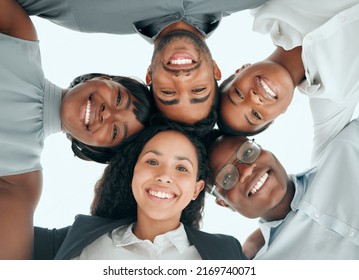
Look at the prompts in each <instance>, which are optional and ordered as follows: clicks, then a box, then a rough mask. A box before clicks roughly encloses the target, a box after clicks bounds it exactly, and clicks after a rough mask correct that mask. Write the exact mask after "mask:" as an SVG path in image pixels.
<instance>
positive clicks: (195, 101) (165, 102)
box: [157, 92, 211, 105]
mask: <svg viewBox="0 0 359 280" xmlns="http://www.w3.org/2000/svg"><path fill="white" fill-rule="evenodd" d="M210 95H211V92H209V93H208V94H207V95H206V96H203V97H201V98H191V99H190V100H189V103H191V104H198V103H203V102H206V101H207V99H208V98H209V96H210ZM157 98H158V101H160V102H161V103H162V104H163V105H176V104H179V101H180V100H179V99H173V100H163V99H162V98H160V97H157Z"/></svg>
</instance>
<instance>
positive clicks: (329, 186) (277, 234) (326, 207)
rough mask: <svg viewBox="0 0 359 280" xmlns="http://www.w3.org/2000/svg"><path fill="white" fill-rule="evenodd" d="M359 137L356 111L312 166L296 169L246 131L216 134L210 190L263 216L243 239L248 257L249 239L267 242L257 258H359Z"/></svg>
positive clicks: (220, 201) (227, 204)
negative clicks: (288, 170)
mask: <svg viewBox="0 0 359 280" xmlns="http://www.w3.org/2000/svg"><path fill="white" fill-rule="evenodd" d="M358 139H359V118H358V119H356V120H353V121H352V122H351V123H350V124H349V125H347V126H346V127H345V128H344V129H343V130H342V131H341V132H340V133H339V134H337V135H336V137H335V138H334V139H333V140H332V141H331V143H330V144H329V145H328V146H327V147H326V149H325V151H324V153H323V155H322V157H321V159H320V161H319V162H318V163H317V165H316V166H315V167H313V168H311V169H309V170H307V171H305V172H303V173H301V174H297V175H287V173H286V171H285V169H284V167H283V166H282V165H281V163H280V162H279V161H278V159H277V158H276V157H275V156H274V155H273V154H272V153H271V152H269V151H267V150H264V149H262V148H261V147H260V146H259V145H257V144H256V143H255V142H254V141H252V140H248V139H247V138H246V137H243V136H220V137H218V138H217V139H216V140H215V141H214V143H213V144H212V145H211V148H210V153H209V163H210V168H211V173H212V176H211V179H210V180H209V182H208V191H209V192H210V193H212V194H213V195H214V196H215V197H216V202H217V203H218V204H219V205H221V206H225V207H230V208H232V209H233V210H235V211H237V212H238V213H240V214H242V215H243V216H245V217H248V218H257V217H260V219H259V227H260V231H259V230H257V231H255V232H254V234H253V235H252V236H251V239H250V240H251V242H252V243H249V244H244V246H243V249H244V250H247V251H246V253H247V254H248V257H249V258H252V257H253V256H254V255H255V253H256V252H249V251H248V249H246V246H254V248H255V249H253V248H252V249H250V250H254V251H257V250H259V249H260V248H261V247H262V248H261V249H260V250H259V252H258V253H257V255H256V256H255V258H256V259H359V218H358V216H357V215H358V213H359V203H358V201H359V183H358V181H357V180H356V178H357V170H358V163H359V145H358V143H359V142H358ZM263 238H264V239H263ZM253 242H254V243H253ZM247 248H249V247H247Z"/></svg>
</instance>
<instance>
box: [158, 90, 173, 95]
mask: <svg viewBox="0 0 359 280" xmlns="http://www.w3.org/2000/svg"><path fill="white" fill-rule="evenodd" d="M161 92H162V93H163V94H165V95H173V94H175V93H176V92H175V91H174V90H162V91H161Z"/></svg>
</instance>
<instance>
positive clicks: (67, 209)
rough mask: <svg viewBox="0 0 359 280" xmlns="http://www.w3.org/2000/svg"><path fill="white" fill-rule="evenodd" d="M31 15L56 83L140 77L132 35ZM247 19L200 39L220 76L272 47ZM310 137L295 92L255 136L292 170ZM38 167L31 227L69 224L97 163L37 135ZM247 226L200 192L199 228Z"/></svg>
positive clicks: (241, 235) (87, 193) (300, 166)
mask: <svg viewBox="0 0 359 280" xmlns="http://www.w3.org/2000/svg"><path fill="white" fill-rule="evenodd" d="M104 20H105V19H104ZM33 21H34V23H35V25H36V28H37V31H38V37H39V40H40V46H41V51H42V63H43V68H44V72H45V76H46V77H47V79H48V80H50V81H52V82H53V83H55V84H57V85H58V86H60V87H63V88H66V87H67V86H68V85H69V84H70V82H71V81H72V79H73V78H74V77H76V76H78V75H80V74H84V73H90V72H103V73H108V74H115V75H124V76H125V75H127V76H136V77H139V78H140V79H142V80H144V78H145V73H146V69H147V66H148V65H149V63H150V60H151V56H152V51H153V46H152V45H150V44H149V43H147V42H146V41H145V40H144V39H142V38H141V37H140V36H139V35H137V34H133V35H109V34H83V33H79V32H74V31H71V30H68V29H65V28H62V27H59V26H57V25H55V24H53V23H51V22H49V21H46V20H42V19H39V18H33ZM251 25H252V17H251V16H250V15H249V12H248V11H243V12H239V13H236V14H233V15H231V16H229V17H225V18H223V20H222V23H221V24H220V26H219V28H218V29H217V30H216V31H215V33H214V34H213V35H212V36H211V37H210V38H209V39H208V40H207V43H208V45H209V47H210V49H211V51H212V55H213V58H214V59H215V60H216V62H217V64H218V65H219V66H220V68H221V70H222V77H223V79H224V78H226V77H228V76H229V75H230V74H232V73H233V72H234V71H235V70H236V69H237V68H240V67H241V66H242V65H243V64H245V63H248V62H252V63H254V62H256V61H258V60H261V59H264V58H266V57H267V56H268V55H269V54H270V53H271V52H272V51H273V50H274V47H273V44H272V42H271V40H270V38H269V36H268V35H260V34H257V33H254V32H252V31H251ZM223 79H222V80H223ZM312 137H313V132H312V122H311V116H310V111H309V105H308V100H307V97H305V96H302V95H301V94H300V93H299V92H295V96H294V99H293V102H292V104H291V105H290V107H289V108H288V110H287V112H286V113H285V114H284V115H282V116H280V117H279V118H278V119H277V120H276V121H275V123H274V124H273V125H272V126H271V127H270V128H269V129H268V130H267V131H265V132H263V133H262V134H260V135H258V136H256V137H255V139H256V142H258V143H259V144H261V145H262V147H263V148H265V149H268V150H270V151H272V152H273V153H274V154H275V155H276V156H277V158H278V159H279V160H280V161H281V162H282V164H283V165H284V167H285V168H286V170H287V172H288V173H298V172H301V171H304V170H305V169H307V168H308V167H309V162H310V161H309V160H310V153H311V148H312ZM42 165H43V173H44V183H43V193H42V197H41V199H40V203H39V205H38V207H37V210H36V213H35V221H34V223H35V225H37V226H42V227H48V228H59V227H63V226H67V225H70V224H72V222H73V220H74V217H75V215H76V214H79V213H82V214H88V213H89V206H90V204H91V201H92V198H93V187H94V185H95V182H96V181H97V180H98V179H99V178H100V176H101V174H102V172H103V169H104V167H105V166H104V165H102V164H97V163H93V162H85V161H82V160H80V159H78V158H75V157H74V156H73V153H72V151H71V147H70V141H69V140H67V138H66V136H65V134H63V133H58V134H55V135H52V136H50V137H48V138H47V139H46V140H45V149H44V151H43V153H42ZM255 228H256V220H249V219H247V218H244V217H242V216H241V215H240V214H238V213H234V212H231V211H230V210H228V209H224V208H221V207H219V206H217V205H216V204H215V203H214V200H213V198H212V197H207V199H206V206H205V212H204V219H203V227H202V230H204V231H207V232H212V233H218V232H219V233H226V234H231V235H234V236H235V237H237V238H238V240H239V241H241V242H244V240H245V238H246V236H247V235H248V234H249V233H250V232H252V231H253V230H254V229H255Z"/></svg>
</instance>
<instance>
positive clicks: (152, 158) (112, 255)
mask: <svg viewBox="0 0 359 280" xmlns="http://www.w3.org/2000/svg"><path fill="white" fill-rule="evenodd" d="M247 9H250V13H251V14H252V15H253V30H254V31H257V32H260V33H264V34H269V35H270V36H271V38H272V40H273V43H274V45H275V49H274V51H273V52H272V53H270V54H269V55H268V56H267V57H266V58H264V59H262V60H260V61H258V62H252V63H249V64H245V65H243V66H242V65H239V66H238V69H237V70H235V71H233V72H234V73H233V74H232V75H231V76H230V77H225V78H224V79H223V81H222V82H221V79H222V75H221V69H220V66H219V65H217V64H216V62H215V60H214V58H213V57H212V55H211V52H210V50H209V48H208V46H207V43H206V39H207V38H208V37H209V36H210V35H211V34H212V33H213V32H214V31H215V30H216V28H217V27H218V26H219V24H220V22H221V20H222V18H223V17H225V16H230V15H231V14H232V13H235V12H239V11H242V10H247ZM143 11H146V12H145V13H144V12H143ZM30 16H39V17H42V18H45V19H48V20H50V21H52V22H54V23H56V24H58V25H61V26H63V27H65V28H69V29H72V30H75V31H79V32H86V33H111V34H132V33H138V34H139V35H141V36H142V37H143V38H144V39H145V40H147V41H148V42H149V43H151V44H153V48H154V50H153V55H152V59H151V63H150V66H149V67H148V69H147V72H146V76H145V79H144V81H143V82H142V81H141V80H139V79H136V78H132V77H131V75H128V74H129V73H128V74H127V75H122V76H118V75H114V74H112V73H111V74H108V73H86V74H84V75H81V76H79V77H76V78H75V79H74V80H73V81H72V82H71V84H70V86H69V87H68V88H60V87H58V86H57V85H55V84H53V83H52V82H50V81H48V80H47V79H46V78H45V76H46V74H44V72H43V69H42V66H41V55H40V48H39V41H38V37H37V33H36V29H35V26H34V25H33V23H32V21H31V18H30ZM357 30H359V1H358V0H343V1H340V3H339V2H338V1H334V0H330V1H325V2H324V1H319V0H315V1H314V2H313V1H311V2H308V1H307V0H305V1H299V2H298V1H295V0H228V1H215V0H194V1H185V0H183V1H175V0H173V1H166V3H164V1H162V0H154V1H145V0H133V1H117V0H109V1H95V0H67V1H63V0H60V1H59V0H0V31H1V34H0V56H1V59H0V81H1V82H0V108H1V110H0V119H1V120H0V143H1V146H2V148H1V149H0V221H1V224H2V225H3V230H2V231H1V233H0V259H40V260H44V259H72V260H79V259H81V260H82V259H95V260H98V259H125V260H131V259H141V260H146V259H172V260H174V259H182V260H183V259H190V260H199V259H208V260H211V259H212V260H213V259H230V260H237V259H359V219H357V217H356V213H357V212H358V210H359V209H358V207H359V206H358V204H357V201H358V199H359V197H358V196H359V192H358V190H359V183H357V182H356V180H355V175H356V174H355V173H356V164H357V163H358V161H359V145H358V141H357V140H356V138H357V137H358V136H359V120H358V119H355V118H354V116H353V115H354V110H355V108H356V105H357V103H358V101H359V78H358V77H359V75H358V74H359V56H358V55H357V49H359V40H357V39H356V38H357ZM237 32H240V30H238V29H237ZM93 36H96V35H93ZM295 90H298V91H299V92H301V93H303V94H305V95H307V96H308V98H309V104H310V110H311V113H312V119H313V131H314V139H313V152H312V155H311V166H308V167H309V169H308V170H306V171H304V172H302V173H300V174H296V175H289V174H287V172H286V170H285V166H283V165H282V164H281V163H280V161H279V160H278V159H277V158H276V156H275V155H274V154H273V153H271V152H270V151H268V150H265V145H262V144H265V143H256V142H255V141H254V140H253V139H252V136H253V135H257V134H259V133H261V132H263V131H264V130H267V129H268V130H270V126H271V124H272V123H273V122H274V121H275V119H276V118H277V117H278V116H279V115H281V114H285V111H286V110H287V108H288V107H289V106H290V104H291V102H292V99H293V95H294V92H295ZM299 114H300V113H299ZM293 129H295V127H293ZM60 131H62V132H64V133H66V135H67V138H68V139H70V141H71V148H72V150H73V152H74V154H75V155H76V156H77V157H78V158H79V159H82V160H87V161H94V162H98V163H103V164H105V169H104V173H103V175H102V176H101V178H100V179H99V180H98V182H97V183H96V185H95V186H94V198H93V201H92V204H91V206H90V215H78V216H76V218H75V221H74V223H73V224H72V225H70V226H68V227H65V228H61V229H47V228H41V227H36V226H34V224H33V216H34V213H35V210H36V206H37V204H38V202H39V200H40V197H41V190H42V188H43V187H44V188H46V186H42V167H41V164H40V159H41V151H42V149H43V146H44V139H45V138H46V137H47V136H49V135H51V134H54V133H57V132H60ZM302 137H306V135H303V136H302ZM293 149H295V147H293ZM296 160H297V159H296V158H293V161H296ZM206 195H213V196H214V197H215V200H216V202H217V204H218V205H220V206H223V207H226V208H229V209H230V210H234V211H236V212H238V214H241V215H243V216H244V217H248V218H259V219H258V220H259V224H258V229H257V230H255V231H254V232H253V233H252V234H251V235H250V236H248V238H247V239H246V240H245V241H244V242H243V243H242V244H241V243H240V242H239V241H238V240H237V239H236V238H235V237H233V236H229V235H225V234H223V233H220V232H219V233H218V234H213V233H206V232H203V231H201V230H200V226H201V220H202V212H203V209H204V201H205V196H206ZM223 218H224V219H225V217H223Z"/></svg>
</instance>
